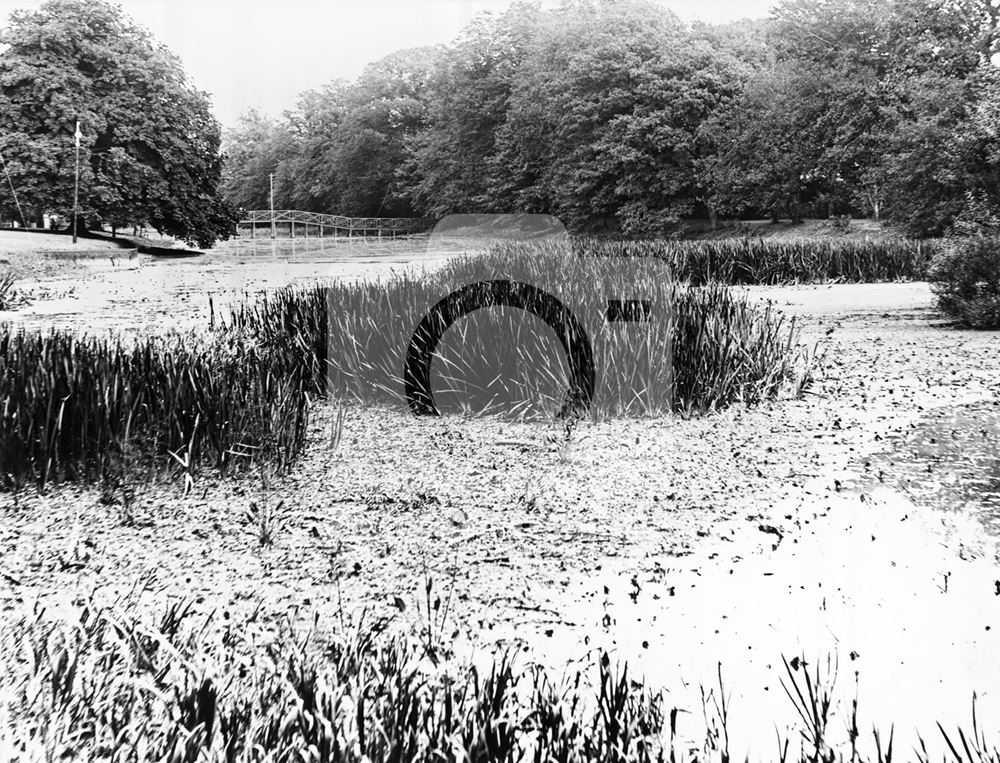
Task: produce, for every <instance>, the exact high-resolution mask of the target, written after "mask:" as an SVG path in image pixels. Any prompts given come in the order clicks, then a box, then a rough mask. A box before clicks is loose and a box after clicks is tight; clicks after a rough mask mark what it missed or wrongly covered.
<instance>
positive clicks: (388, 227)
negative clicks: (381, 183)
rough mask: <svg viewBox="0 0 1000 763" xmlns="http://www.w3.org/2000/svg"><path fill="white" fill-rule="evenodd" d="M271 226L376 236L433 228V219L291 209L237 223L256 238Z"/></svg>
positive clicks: (261, 212)
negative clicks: (310, 228)
mask: <svg viewBox="0 0 1000 763" xmlns="http://www.w3.org/2000/svg"><path fill="white" fill-rule="evenodd" d="M272 223H273V224H274V225H275V226H277V225H281V226H286V225H288V226H290V228H291V231H290V232H291V235H292V236H294V235H295V226H296V225H305V226H312V227H318V228H319V229H320V232H321V233H325V232H326V231H327V230H331V231H333V232H334V233H339V232H341V231H343V232H346V233H348V234H349V235H350V234H354V233H359V234H362V235H367V234H373V233H377V234H379V235H381V234H382V233H392V234H397V233H419V232H422V231H426V230H429V229H430V228H432V227H433V226H434V220H431V219H428V218H423V217H345V216H343V215H326V214H322V213H319V212H302V211H300V210H295V209H276V210H274V212H273V213H272V212H271V210H269V209H255V210H251V211H248V212H246V213H245V218H244V219H242V220H240V221H239V224H240V225H241V226H247V225H249V226H250V229H251V235H254V236H255V235H256V231H257V228H264V229H265V230H266V229H267V228H270V227H271V224H272Z"/></svg>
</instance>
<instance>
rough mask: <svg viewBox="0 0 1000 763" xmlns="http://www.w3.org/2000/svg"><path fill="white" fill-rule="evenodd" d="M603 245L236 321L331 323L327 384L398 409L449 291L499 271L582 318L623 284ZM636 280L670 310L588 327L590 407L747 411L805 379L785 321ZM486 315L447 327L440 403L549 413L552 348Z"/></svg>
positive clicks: (506, 316)
mask: <svg viewBox="0 0 1000 763" xmlns="http://www.w3.org/2000/svg"><path fill="white" fill-rule="evenodd" d="M602 253H604V252H603V250H600V249H598V248H588V247H586V246H585V247H584V250H582V251H580V252H577V253H574V254H566V253H564V252H562V251H561V250H558V249H553V248H552V247H551V246H546V245H513V244H511V245H505V246H498V247H496V248H495V249H494V250H493V251H492V252H491V253H490V254H489V255H482V256H477V257H474V258H459V259H455V260H452V261H449V263H447V264H446V265H445V266H444V267H443V268H442V269H440V270H438V271H434V272H433V273H431V274H428V275H424V276H422V277H420V278H415V277H413V276H412V275H410V274H408V273H402V274H398V275H396V276H394V277H392V278H390V279H388V280H383V281H378V282H365V283H360V284H334V285H332V286H330V287H315V288H312V289H305V290H294V289H290V290H284V291H281V292H278V293H276V294H274V295H272V296H269V297H268V298H266V299H265V300H263V301H261V302H259V303H257V304H256V305H247V306H244V307H243V308H241V309H239V310H238V311H237V312H236V313H235V315H234V316H233V320H232V326H233V327H234V328H235V329H237V330H238V331H239V332H240V333H241V334H246V335H250V336H257V337H259V338H260V340H261V341H263V342H266V343H270V342H272V341H273V338H274V337H276V336H279V335H281V334H282V333H290V334H292V335H294V336H297V337H300V338H301V339H302V340H303V342H304V344H306V345H315V344H316V343H317V341H322V338H321V337H317V335H316V334H315V333H314V332H315V327H318V326H326V325H327V321H328V322H329V345H328V349H327V356H326V364H327V366H328V371H329V374H330V384H331V389H333V390H335V391H336V392H337V394H338V395H339V396H345V397H349V398H352V399H356V400H358V401H360V402H362V403H364V404H381V403H403V402H404V400H403V396H402V393H403V389H402V384H401V382H400V378H399V377H400V373H401V369H402V368H403V363H404V353H405V350H406V346H407V344H408V343H409V340H410V337H411V335H412V333H413V327H414V326H415V325H416V324H417V323H418V322H419V321H420V319H421V317H422V316H423V314H424V313H425V312H426V311H427V310H429V309H430V307H431V306H432V305H433V304H435V303H436V302H437V301H438V300H439V299H441V298H442V297H443V296H444V295H445V294H447V293H449V292H451V291H452V290H453V289H455V288H458V287H460V286H464V285H466V284H469V283H475V282H479V281H482V280H488V279H494V278H508V279H510V280H513V281H520V282H524V283H529V284H537V285H547V284H560V289H561V290H560V291H557V292H556V294H557V296H559V298H560V299H562V301H563V303H564V304H569V305H573V306H574V308H573V309H574V310H575V311H577V312H578V314H581V315H582V314H597V315H603V314H604V311H605V310H606V309H607V298H608V294H613V293H615V291H616V290H617V291H622V290H623V289H625V286H624V285H623V284H621V283H618V282H615V280H614V279H615V278H616V277H620V275H616V273H617V269H616V268H615V267H614V260H613V259H604V260H603V262H602V258H601V257H599V256H598V257H593V256H590V255H595V254H596V255H600V254H602ZM650 253H655V251H654V250H651V251H650ZM613 254H614V253H613ZM645 275H646V277H647V278H648V279H649V280H648V282H646V283H643V284H629V285H628V288H635V287H637V286H638V287H640V288H642V289H644V290H645V291H644V293H646V292H648V293H649V294H650V295H655V296H654V297H652V298H653V299H655V301H656V302H657V304H662V305H665V306H666V305H669V309H667V310H666V317H665V319H664V320H663V321H662V322H654V324H653V325H652V328H651V329H650V330H649V331H648V332H639V331H635V332H614V331H595V332H593V333H592V334H591V336H590V340H591V342H592V346H593V352H594V356H595V364H596V366H597V367H598V368H599V369H600V371H601V373H602V374H603V375H604V385H603V388H602V390H603V391H602V394H601V396H599V397H598V398H596V399H595V401H594V405H593V407H592V413H593V414H594V415H597V416H616V415H649V414H656V413H662V412H665V411H707V410H714V409H718V408H723V407H726V406H728V405H732V404H736V403H740V404H748V405H752V404H756V403H759V402H761V401H763V400H769V399H773V398H775V397H776V396H777V395H778V394H779V393H781V392H783V391H788V390H790V389H793V388H794V387H795V386H796V385H799V386H800V387H801V386H804V385H805V384H806V383H807V372H806V370H805V358H804V357H802V354H801V352H800V350H799V349H798V348H797V347H796V345H795V342H794V339H795V335H796V330H795V327H794V325H791V326H790V325H786V324H785V323H784V321H783V320H782V319H781V318H780V317H779V316H777V315H776V314H774V313H773V312H771V311H770V310H769V309H765V310H758V309H756V308H754V307H752V306H751V305H749V304H748V303H747V302H746V301H744V300H742V299H740V298H738V297H736V296H734V295H732V294H731V293H730V292H729V290H727V289H725V288H724V287H722V286H720V285H718V284H713V285H710V286H708V287H706V288H702V289H695V288H689V287H687V286H684V285H681V284H676V283H673V282H671V281H669V280H667V279H666V278H664V277H662V275H663V273H662V271H661V270H658V269H657V270H656V272H655V273H653V272H647V273H646V274H645ZM654 276H657V277H654ZM485 312H487V316H488V317H483V318H482V319H481V321H480V322H474V321H468V320H467V321H462V322H459V323H456V324H455V325H454V326H452V327H451V328H450V329H449V332H448V333H449V336H450V337H452V339H451V340H450V341H449V342H448V347H450V348H451V349H452V350H453V352H446V351H445V350H443V349H442V348H438V352H437V353H436V354H435V363H436V364H437V365H438V367H440V368H442V369H443V370H442V371H441V374H442V381H441V382H440V383H437V382H435V384H434V386H435V387H436V388H437V389H439V390H442V395H441V397H446V398H447V399H449V400H453V401H454V404H455V405H456V406H461V409H462V410H466V411H468V412H472V413H483V412H486V413H499V414H502V415H508V416H514V417H524V416H532V417H534V416H551V415H553V414H555V413H556V412H557V411H558V410H560V408H561V406H562V405H563V403H564V402H565V400H564V397H563V396H564V394H565V391H566V389H567V387H568V386H569V384H568V378H567V376H566V373H567V372H566V368H565V359H564V354H563V353H562V352H560V351H558V345H554V344H552V342H551V341H550V340H551V338H552V337H550V335H549V334H548V333H547V332H542V331H538V330H537V327H535V326H533V324H530V323H526V322H525V321H524V318H523V313H522V311H519V310H512V311H504V310H499V309H498V310H493V311H485ZM327 314H328V317H325V318H324V317H319V318H317V316H327ZM515 360H516V362H515ZM449 407H450V406H449Z"/></svg>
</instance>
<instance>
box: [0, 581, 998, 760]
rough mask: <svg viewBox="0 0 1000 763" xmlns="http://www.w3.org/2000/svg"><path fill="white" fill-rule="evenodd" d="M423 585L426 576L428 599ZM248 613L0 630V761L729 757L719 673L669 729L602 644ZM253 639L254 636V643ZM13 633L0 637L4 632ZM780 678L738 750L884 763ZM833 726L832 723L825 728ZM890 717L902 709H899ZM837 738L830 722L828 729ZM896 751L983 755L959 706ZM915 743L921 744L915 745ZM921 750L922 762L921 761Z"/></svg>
mask: <svg viewBox="0 0 1000 763" xmlns="http://www.w3.org/2000/svg"><path fill="white" fill-rule="evenodd" d="M431 587H432V586H431V584H430V583H428V584H427V593H428V597H430V595H431V593H430V592H431ZM253 619H254V618H251V622H247V623H242V624H240V625H237V624H234V623H228V624H226V626H225V627H224V628H221V629H220V628H218V627H215V626H213V625H212V624H211V623H208V622H201V621H199V619H198V618H193V617H191V607H190V605H188V604H184V603H176V602H175V603H173V604H172V605H170V606H168V607H167V608H166V609H165V610H164V611H163V612H162V614H161V615H160V616H159V618H157V620H156V622H151V621H148V620H143V618H142V617H140V616H138V615H137V613H136V611H135V606H134V603H124V604H121V605H119V606H116V607H114V608H111V609H101V608H97V607H94V606H93V605H91V606H89V607H83V608H82V609H80V610H78V611H76V612H75V613H73V614H72V615H71V616H70V619H69V620H68V621H67V620H65V619H63V620H52V619H48V618H46V617H45V616H44V615H42V614H36V615H34V616H32V617H30V618H28V619H26V620H22V621H21V622H19V623H16V624H13V625H12V627H13V629H14V632H13V633H8V634H5V635H6V636H7V638H6V643H7V644H10V643H16V644H18V645H19V649H20V651H21V654H19V655H17V657H18V658H19V659H15V655H11V654H8V655H4V656H5V658H6V659H5V660H4V664H5V680H4V683H5V684H6V686H8V687H10V689H11V691H8V692H5V696H6V698H7V699H8V702H7V707H6V708H5V709H6V711H7V712H6V713H5V715H6V720H7V722H6V723H4V724H3V725H2V726H0V755H2V756H3V759H4V760H11V761H19V762H23V763H27V762H28V761H51V760H67V759H76V760H110V761H136V763H138V762H140V761H168V762H169V763H196V762H197V761H203V762H215V761H219V762H221V761H225V762H226V763H235V762H236V761H274V762H277V761H317V762H319V761H323V762H326V761H344V762H345V763H346V762H353V761H357V763H362V762H364V763H411V762H416V761H420V762H421V763H423V762H426V763H431V762H437V761H452V762H453V763H466V762H472V761H474V762H476V763H487V762H489V763H492V762H493V761H496V762H497V763H501V762H502V763H514V762H515V761H536V763H542V762H543V761H560V762H566V763H569V762H570V761H577V762H579V763H585V762H587V763H589V762H591V761H592V762H593V763H607V762H609V761H610V762H614V763H626V762H629V763H631V762H633V761H634V762H635V763H651V762H652V761H667V760H669V761H672V762H673V761H679V760H681V761H719V762H720V763H728V761H729V760H730V743H731V741H734V742H735V741H736V740H730V738H729V728H728V724H729V718H730V716H731V713H733V712H739V710H740V709H739V708H736V709H734V708H732V707H731V706H730V702H729V700H728V691H727V690H728V688H729V687H727V686H726V685H724V682H723V675H724V668H723V667H722V666H720V668H719V674H718V685H717V686H713V687H702V708H701V712H702V715H703V716H704V737H703V739H701V740H697V741H692V739H691V738H690V737H684V738H683V739H684V741H683V742H682V741H681V739H682V737H681V736H680V735H679V734H678V721H679V718H680V719H681V723H682V724H683V725H685V726H688V725H689V724H690V723H691V722H692V718H693V716H692V714H691V713H690V711H688V712H685V711H679V710H678V708H676V707H673V706H672V705H671V703H670V696H669V695H668V694H665V693H664V692H663V691H660V690H656V689H653V688H652V687H650V686H649V685H647V684H646V683H645V682H644V681H643V680H642V678H641V677H637V676H634V675H631V674H630V673H629V671H628V667H627V666H619V665H616V664H615V663H614V661H613V660H612V658H611V657H610V656H609V655H608V654H607V653H600V654H598V655H596V658H595V662H594V665H593V668H592V669H589V670H576V671H574V672H571V673H570V674H568V675H564V676H562V677H555V676H553V675H552V674H551V673H550V672H549V671H546V670H544V669H542V668H538V667H530V666H529V665H528V664H527V662H526V659H525V660H524V661H521V660H514V659H512V658H511V656H510V653H502V652H501V653H498V654H497V655H496V656H495V657H494V658H493V661H492V665H489V664H487V666H486V667H485V668H483V669H479V670H477V669H475V668H474V667H470V666H467V665H464V664H462V663H460V662H459V661H458V660H457V659H456V658H454V657H453V656H451V655H450V653H449V651H448V649H449V644H448V642H447V640H442V639H441V638H440V634H439V633H437V632H436V631H434V630H433V629H432V628H431V627H430V626H424V630H425V633H419V635H418V632H419V629H418V631H414V632H413V634H412V635H408V634H407V633H406V632H404V631H401V630H399V629H396V628H393V629H392V633H391V634H390V633H389V632H388V631H386V630H385V627H386V624H385V623H383V624H382V625H381V626H378V627H369V626H365V625H363V624H362V623H354V624H351V623H347V622H345V621H344V619H343V618H341V625H340V630H339V631H338V632H337V633H335V634H334V635H333V637H332V638H331V639H330V640H329V642H327V643H325V644H320V643H311V642H310V637H309V636H308V635H306V636H297V635H295V631H294V629H293V628H292V627H291V626H290V624H289V626H288V627H286V628H284V629H282V631H281V633H279V634H278V635H277V636H268V637H261V638H259V639H258V637H257V635H259V632H258V631H257V630H255V628H254V626H253V625H252V620H253ZM255 634H257V635H255ZM12 637H13V638H12ZM782 662H783V665H782V667H781V668H779V673H780V683H781V685H782V687H783V689H784V692H785V694H786V695H787V697H788V699H789V701H790V702H791V705H792V709H793V716H794V717H795V718H796V719H797V723H798V726H797V728H793V729H791V730H790V731H789V733H788V734H782V733H781V732H780V731H777V734H776V735H777V745H776V747H775V748H773V749H769V750H753V751H751V753H750V755H748V759H750V758H752V759H754V760H777V761H781V763H786V762H790V761H802V762H803V763H804V762H805V761H809V762H810V763H819V762H820V761H824V762H826V763H847V761H850V763H862V762H864V763H867V762H868V761H871V763H890V761H892V760H893V758H894V757H899V751H894V749H893V748H894V733H893V731H892V730H890V731H889V732H888V733H885V732H884V731H883V732H880V731H879V730H877V729H876V730H874V731H873V732H863V731H861V730H860V729H861V726H860V724H859V715H858V701H857V699H855V700H854V701H853V703H852V706H851V708H850V709H848V710H846V712H842V711H843V708H842V707H840V706H839V705H838V703H837V702H836V701H835V700H834V699H833V695H834V691H833V689H834V685H833V684H834V681H835V676H833V674H831V673H830V671H829V670H823V669H821V668H820V663H824V662H825V663H827V667H828V668H829V664H828V663H829V662H830V660H827V661H817V664H816V665H812V664H811V663H806V662H805V661H804V660H802V659H800V658H798V657H795V658H792V659H790V660H789V659H783V660H782ZM834 720H836V722H837V723H836V724H835V723H834V722H833V721H834ZM900 720H901V721H902V720H905V719H900ZM845 722H846V729H843V728H842V729H841V732H843V731H845V730H846V737H845V736H844V734H843V733H841V732H838V731H837V730H836V729H835V728H834V726H835V725H840V726H844V725H845ZM918 739H919V743H918V745H917V747H916V749H914V750H913V751H910V752H909V753H908V754H907V751H903V754H904V755H907V758H906V759H908V760H916V761H919V763H930V761H931V759H932V758H931V754H930V753H929V752H928V747H927V744H926V741H925V739H927V740H937V741H938V744H937V745H936V747H935V749H940V750H942V751H943V752H944V760H950V761H958V763H987V762H988V763H994V762H995V761H1000V754H998V752H997V750H996V748H994V747H992V746H990V744H989V743H988V742H987V740H986V737H985V734H984V731H983V729H982V728H981V727H980V725H979V721H978V719H977V718H976V714H975V701H973V718H972V726H971V728H970V729H968V730H963V729H959V730H958V731H957V732H948V731H946V730H945V729H944V728H943V727H940V725H939V727H938V729H934V730H933V736H928V737H918ZM932 745H933V741H932ZM935 759H936V758H935Z"/></svg>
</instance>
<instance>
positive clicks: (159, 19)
mask: <svg viewBox="0 0 1000 763" xmlns="http://www.w3.org/2000/svg"><path fill="white" fill-rule="evenodd" d="M41 2H42V0H0V25H6V22H7V17H8V16H9V14H10V12H11V11H12V10H15V9H17V8H34V7H37V6H39V5H40V4H41ZM119 2H120V4H121V5H122V6H123V7H124V9H125V11H126V12H127V13H128V14H129V15H130V16H132V18H134V19H135V20H136V21H138V22H139V23H140V24H142V25H144V26H146V27H147V28H149V29H150V30H151V31H152V32H153V33H154V34H155V35H156V37H157V38H158V39H159V40H160V41H161V42H163V43H165V44H166V45H167V46H168V47H169V48H170V49H171V50H173V51H174V52H175V53H177V54H178V55H179V56H180V57H181V59H182V60H183V61H184V66H185V68H186V69H187V71H188V73H189V74H190V75H191V77H192V79H193V80H194V81H195V83H196V84H197V85H198V86H199V87H200V88H202V89H203V90H207V91H209V92H210V93H211V94H212V100H213V103H214V104H215V111H216V115H217V116H218V118H219V119H220V120H222V122H223V123H225V124H232V123H233V122H234V121H235V119H236V117H237V116H238V115H239V114H240V113H241V112H243V111H244V110H245V109H247V108H250V107H255V108H257V109H259V110H261V111H263V112H265V113H268V114H272V115H275V116H276V115H279V114H280V113H281V112H282V111H283V110H285V109H287V108H290V107H291V106H293V105H294V102H295V97H296V96H297V95H298V93H299V92H301V91H302V90H306V89H309V88H314V87H317V86H319V85H322V84H323V83H324V82H328V81H330V80H332V79H336V78H346V79H353V78H354V77H356V76H357V75H358V74H359V73H360V72H361V69H362V67H363V66H364V65H365V64H366V63H368V62H370V61H374V60H377V59H379V58H381V57H382V56H384V55H386V54H388V53H391V52H393V51H395V50H399V49H401V48H412V47H417V46H420V45H433V44H436V43H443V42H447V41H449V40H450V39H452V38H453V37H455V35H456V34H457V33H458V32H459V31H460V30H461V29H462V27H464V26H465V25H466V24H468V23H469V21H471V20H472V18H473V17H475V16H476V14H478V13H480V12H481V11H484V10H495V11H501V10H503V9H504V8H506V7H507V6H508V5H509V4H510V0H418V1H416V2H414V1H413V0H410V1H409V2H407V0H279V1H278V2H275V0H242V1H241V0H119ZM659 2H662V3H663V4H664V5H666V6H667V7H669V8H671V9H672V10H673V11H674V12H675V13H677V14H678V15H679V16H681V17H682V18H685V19H696V18H700V19H703V20H705V21H712V22H720V21H730V20H733V19H738V18H746V17H751V18H761V17H765V16H767V12H768V9H769V8H770V6H771V5H772V4H773V0H659Z"/></svg>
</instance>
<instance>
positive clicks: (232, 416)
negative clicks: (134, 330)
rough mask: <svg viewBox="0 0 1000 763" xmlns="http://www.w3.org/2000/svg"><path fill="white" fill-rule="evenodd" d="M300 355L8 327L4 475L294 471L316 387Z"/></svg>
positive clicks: (186, 339) (194, 339) (245, 344)
mask: <svg viewBox="0 0 1000 763" xmlns="http://www.w3.org/2000/svg"><path fill="white" fill-rule="evenodd" d="M290 356H291V351H290V350H289V349H288V348H287V347H286V346H285V345H277V344H272V345H266V346H265V345H261V344H260V343H259V342H257V341H256V340H253V341H251V340H249V339H248V338H246V337H241V336H240V335H239V334H237V333H235V332H227V333H225V334H210V335H207V336H201V335H194V334H191V335H179V334H175V335H170V336H165V337H150V338H146V339H143V340H141V341H126V340H122V339H98V338H93V337H78V336H76V335H74V334H72V333H69V332H62V331H53V332H49V333H46V334H34V333H26V332H14V331H11V330H10V329H8V328H4V327H0V481H2V483H3V484H4V485H5V486H6V487H17V486H20V485H23V484H24V483H25V482H28V481H36V482H38V483H39V484H41V485H43V486H44V485H45V484H47V483H50V482H60V481H64V480H85V481H88V480H105V479H122V478H127V477H128V474H127V472H128V471H129V470H130V469H133V468H138V467H139V466H140V465H141V464H144V462H145V460H146V459H148V458H150V457H153V456H156V457H161V456H162V457H163V458H166V459H168V461H169V463H170V464H171V465H173V467H174V468H176V469H178V470H180V471H182V472H184V473H185V474H186V476H188V477H190V475H191V474H192V473H193V472H194V471H195V470H197V468H198V467H200V466H202V465H205V464H210V465H212V466H214V467H216V468H218V469H219V470H221V471H222V472H223V473H227V472H229V471H231V470H233V469H239V468H241V466H242V465H243V464H249V463H250V462H252V461H253V460H258V461H268V462H272V463H276V464H277V465H278V466H279V467H283V466H286V465H287V464H289V463H290V462H291V460H292V459H293V458H294V457H295V456H296V455H297V454H298V452H299V451H300V450H301V448H302V445H303V443H304V441H305V431H306V424H307V416H308V405H307V402H308V397H307V392H308V390H309V386H308V381H309V379H308V378H307V374H306V373H305V372H304V370H303V368H302V367H301V364H300V362H299V360H298V358H297V357H296V358H295V359H294V361H293V360H290Z"/></svg>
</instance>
